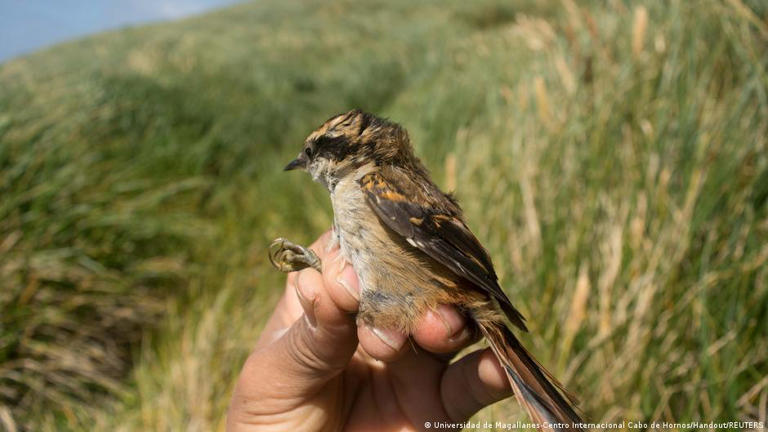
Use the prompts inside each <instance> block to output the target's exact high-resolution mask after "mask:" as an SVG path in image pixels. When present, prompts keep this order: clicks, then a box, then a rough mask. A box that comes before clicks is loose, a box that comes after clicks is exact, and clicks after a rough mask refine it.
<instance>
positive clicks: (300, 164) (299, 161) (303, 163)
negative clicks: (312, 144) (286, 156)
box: [283, 153, 307, 171]
mask: <svg viewBox="0 0 768 432" xmlns="http://www.w3.org/2000/svg"><path fill="white" fill-rule="evenodd" d="M306 167H307V159H306V157H304V153H300V154H299V156H298V157H296V159H294V160H292V161H290V162H288V165H286V166H285V168H283V171H291V170H295V169H297V168H302V169H304V168H306Z"/></svg>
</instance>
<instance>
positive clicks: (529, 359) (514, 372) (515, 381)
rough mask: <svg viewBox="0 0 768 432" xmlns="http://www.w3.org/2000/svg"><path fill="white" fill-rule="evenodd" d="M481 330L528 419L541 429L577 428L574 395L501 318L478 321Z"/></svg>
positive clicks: (577, 416)
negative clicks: (528, 349)
mask: <svg viewBox="0 0 768 432" xmlns="http://www.w3.org/2000/svg"><path fill="white" fill-rule="evenodd" d="M478 325H479V327H480V331H481V332H482V333H483V335H484V336H485V338H486V339H487V340H488V343H489V344H490V346H491V349H492V350H493V352H494V354H496V357H497V358H498V359H499V362H500V363H501V365H502V366H503V367H504V370H505V371H506V372H507V378H509V383H510V384H511V385H512V390H513V391H514V393H515V397H516V398H517V401H518V402H519V403H520V404H521V405H522V406H523V407H525V409H526V411H528V415H530V416H531V419H532V420H533V421H534V422H536V423H539V424H540V425H542V426H541V428H542V430H546V431H559V430H561V429H565V428H566V427H565V426H558V425H563V424H567V425H568V428H570V429H574V428H576V429H577V430H578V429H579V428H578V427H577V426H576V424H578V423H581V422H582V420H581V417H580V416H579V414H577V413H576V411H575V410H574V408H573V406H572V404H573V402H572V401H573V398H572V397H571V396H570V395H568V393H567V392H566V391H565V390H564V389H563V387H562V385H561V384H560V383H559V382H557V380H556V379H555V378H554V377H553V376H552V375H551V374H550V373H549V372H547V370H546V369H544V367H542V366H541V365H540V364H539V363H538V362H537V361H536V360H535V359H534V358H533V356H531V354H530V353H528V351H527V350H526V349H525V348H524V347H523V346H522V345H521V344H520V341H519V340H517V338H516V337H515V335H514V334H513V333H512V332H511V331H510V330H509V329H508V328H507V326H506V325H504V324H503V323H501V322H496V321H478Z"/></svg>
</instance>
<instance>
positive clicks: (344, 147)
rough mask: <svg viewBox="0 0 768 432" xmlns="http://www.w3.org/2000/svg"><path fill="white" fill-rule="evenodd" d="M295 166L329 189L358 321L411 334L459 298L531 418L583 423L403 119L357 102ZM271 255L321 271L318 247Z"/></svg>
mask: <svg viewBox="0 0 768 432" xmlns="http://www.w3.org/2000/svg"><path fill="white" fill-rule="evenodd" d="M297 169H300V170H304V171H306V172H308V173H309V174H310V175H311V176H312V178H313V180H315V181H316V182H318V183H320V184H322V185H323V186H324V187H325V188H326V189H327V190H328V192H329V194H330V199H331V205H332V207H333V216H334V218H333V227H332V236H331V246H338V247H339V249H340V251H341V252H340V253H341V257H342V259H344V260H345V261H346V262H349V263H350V264H351V265H352V267H353V269H354V270H355V273H356V274H357V276H358V279H359V283H360V287H361V295H360V305H359V310H358V312H357V319H358V321H359V322H360V321H361V322H362V323H364V324H366V325H370V326H372V327H376V328H388V329H395V330H399V331H402V332H405V333H406V334H408V333H410V332H411V331H412V330H413V329H414V326H415V325H416V322H417V320H418V318H419V317H420V316H422V315H423V314H424V313H426V312H427V311H428V310H430V309H434V308H436V307H437V306H438V305H439V304H447V305H453V306H455V307H456V308H457V309H458V310H459V311H460V312H461V313H462V314H464V315H465V316H466V317H467V318H468V322H470V325H472V326H473V327H474V328H476V329H477V330H479V333H480V334H482V335H483V336H484V338H485V339H486V340H487V342H488V344H489V345H490V347H491V350H492V351H493V353H494V354H495V355H496V357H497V359H498V360H499V362H500V364H501V365H502V366H503V368H504V370H505V372H506V375H507V378H508V380H509V383H510V386H511V388H512V390H513V393H514V396H515V398H516V399H517V401H518V402H519V403H520V405H522V406H523V407H524V408H525V410H526V411H527V412H528V414H529V416H530V417H531V419H532V420H533V421H535V422H537V423H538V424H539V425H540V427H541V428H542V429H544V430H552V431H557V430H561V429H580V428H581V426H579V425H580V424H581V423H582V419H581V416H580V414H579V413H577V411H576V408H575V402H574V398H573V396H571V395H570V393H568V392H567V391H566V390H565V389H564V388H563V386H562V385H561V384H560V383H559V382H558V381H557V380H556V379H555V378H554V377H553V376H552V374H550V373H549V372H548V371H547V370H546V369H545V368H544V367H543V366H542V365H541V364H540V363H539V362H538V361H537V360H536V359H535V358H534V357H533V356H532V355H531V353H530V352H529V351H528V350H527V349H526V348H525V347H524V346H523V345H522V344H521V343H520V341H519V339H518V338H517V336H515V333H514V332H513V331H512V328H513V327H514V328H517V329H518V330H520V331H528V329H527V327H526V324H525V319H524V317H523V315H522V314H521V313H520V312H519V311H518V310H517V309H516V308H515V307H514V306H513V305H512V302H511V301H510V299H509V298H508V297H507V295H506V294H505V293H504V291H503V290H502V288H501V286H500V285H499V282H498V277H497V275H496V272H495V270H494V267H493V264H492V261H491V258H490V256H489V254H488V252H487V251H486V250H485V248H484V247H483V246H482V245H481V243H480V242H479V241H478V239H477V238H476V237H475V235H474V234H473V233H472V231H470V229H469V228H468V226H467V224H466V222H465V219H464V216H463V213H462V210H461V207H460V206H459V204H458V202H457V200H456V199H455V198H454V197H453V196H452V195H451V194H448V193H444V192H443V191H441V190H440V188H439V187H438V186H437V185H436V184H435V183H434V182H433V181H432V179H431V178H430V175H429V172H428V171H427V169H426V168H425V166H424V165H423V163H422V162H421V161H420V160H419V158H418V157H417V156H416V155H415V153H414V149H413V146H412V145H411V143H410V138H409V136H408V133H407V131H406V130H405V129H404V128H403V127H402V126H400V125H399V124H397V123H395V122H393V121H390V120H388V119H385V118H382V117H379V116H376V115H374V114H371V113H368V112H364V111H361V110H358V109H355V110H351V111H349V112H346V113H342V114H339V115H335V116H333V117H331V118H330V119H328V120H327V121H326V122H325V123H323V124H322V125H321V126H320V127H319V128H317V129H316V130H314V131H313V132H312V133H310V134H309V136H308V137H307V138H306V139H305V141H304V144H303V147H302V149H301V152H300V153H299V154H298V156H297V157H296V158H295V159H294V160H292V161H291V162H290V163H288V165H287V166H286V167H285V170H286V171H291V170H297ZM270 260H271V261H272V263H273V264H274V265H275V267H277V268H278V269H280V270H282V271H285V272H288V271H295V270H300V269H302V268H306V267H313V268H315V269H317V270H318V271H321V264H320V260H319V258H318V257H317V255H315V254H314V252H312V251H311V250H310V249H308V248H305V247H303V246H300V245H297V244H295V243H293V242H291V241H289V240H287V239H284V238H279V239H276V240H275V241H274V242H273V243H272V245H271V248H270Z"/></svg>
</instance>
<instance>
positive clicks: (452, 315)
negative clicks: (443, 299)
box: [435, 304, 467, 340]
mask: <svg viewBox="0 0 768 432" xmlns="http://www.w3.org/2000/svg"><path fill="white" fill-rule="evenodd" d="M435 312H437V315H438V317H439V318H440V321H442V322H443V324H444V325H445V331H446V333H445V334H446V336H448V339H449V340H456V339H458V338H459V337H461V336H462V335H463V333H464V332H465V331H467V326H466V323H465V321H464V317H463V316H461V314H459V313H457V312H456V310H455V309H453V308H452V307H450V306H447V305H442V304H441V305H438V306H437V309H436V310H435Z"/></svg>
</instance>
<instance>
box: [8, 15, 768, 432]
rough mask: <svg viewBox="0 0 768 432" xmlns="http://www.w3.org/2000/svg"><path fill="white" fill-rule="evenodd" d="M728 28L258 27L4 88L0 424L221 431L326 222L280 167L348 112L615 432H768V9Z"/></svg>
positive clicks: (89, 60) (225, 23)
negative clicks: (466, 232) (409, 161)
mask: <svg viewBox="0 0 768 432" xmlns="http://www.w3.org/2000/svg"><path fill="white" fill-rule="evenodd" d="M704 3H705V4H700V3H696V4H695V5H694V4H693V3H692V2H682V1H673V2H664V3H663V4H662V2H653V1H647V2H633V3H632V5H631V6H627V3H621V2H588V3H587V2H579V5H578V6H577V5H576V3H575V2H572V1H570V0H564V1H563V2H557V3H546V4H540V3H539V2H534V1H514V2H509V1H500V0H499V1H497V0H483V1H477V2H461V1H458V0H456V1H453V0H452V1H448V2H446V1H436V0H435V1H422V2H418V3H416V4H413V2H410V1H405V0H396V1H387V2H384V1H366V2H357V1H351V0H344V1H338V2H332V3H329V2H324V1H319V0H317V1H316V0H302V1H298V0H289V1H285V2H254V3H249V4H243V5H239V6H236V7H232V8H228V9H225V10H221V11H217V12H214V13H210V14H207V15H204V16H200V17H196V18H192V19H187V20H183V21H179V22H173V23H163V24H157V25H151V26H144V27H138V28H130V29H125V30H120V31H116V32H110V33H106V34H101V35H96V36H93V37H89V38H86V39H83V40H80V41H76V42H73V43H68V44H64V45H59V46H56V47H53V48H50V49H48V50H45V51H42V52H39V53H36V54H33V55H30V56H27V57H23V58H20V59H16V60H13V61H11V62H8V63H5V64H2V65H0V197H1V199H0V284H1V285H2V288H0V424H3V425H4V426H5V428H6V429H9V430H13V425H15V427H18V428H20V429H22V430H25V429H29V430H62V429H65V430H94V429H97V430H114V429H115V428H116V427H118V426H119V427H120V429H121V430H206V431H207V430H221V429H222V428H223V413H224V410H225V409H226V405H227V403H228V397H229V393H230V391H231V385H232V383H233V380H234V377H235V376H236V374H237V372H238V370H239V368H240V366H241V364H242V362H243V360H244V359H245V356H246V355H247V353H248V352H249V350H250V347H251V346H252V344H253V343H254V341H255V340H256V338H257V336H258V334H259V328H260V327H261V325H262V323H263V321H264V319H265V318H266V316H268V314H269V313H270V311H271V308H272V306H273V305H274V302H275V301H276V299H277V296H278V295H279V293H280V290H281V284H282V281H283V276H282V275H280V274H276V273H275V272H274V271H273V270H271V268H270V266H269V263H268V262H267V260H266V246H267V245H268V243H269V241H270V240H271V239H273V238H274V237H277V236H285V237H289V238H291V239H294V240H296V241H300V242H309V241H311V240H312V239H313V238H314V237H316V236H318V235H319V234H320V233H322V232H323V231H324V230H326V229H327V228H328V227H329V225H330V209H329V203H328V199H327V197H326V196H325V195H326V194H325V193H324V192H323V190H321V188H320V186H318V185H315V184H312V183H311V182H310V180H309V179H308V178H307V177H306V176H301V175H299V174H293V175H288V174H284V173H282V172H281V171H280V169H281V167H282V166H283V165H284V163H285V162H286V161H288V160H290V158H291V157H292V156H294V155H295V153H296V152H297V151H298V149H299V148H300V146H301V142H302V140H303V138H304V137H305V136H306V134H307V133H308V132H309V131H311V130H312V129H313V128H314V127H315V126H317V125H318V124H320V123H321V122H322V121H324V120H325V119H327V118H328V117H330V116H331V115H333V114H336V113H338V112H341V111H344V110H347V109H350V108H353V107H359V108H362V109H365V110H368V111H373V112H376V113H379V114H382V115H386V116H388V117H390V118H391V119H393V120H395V121H398V122H400V123H402V124H403V125H404V126H405V127H406V128H407V129H408V130H409V132H410V134H411V138H412V140H413V141H414V144H415V146H416V150H417V152H418V154H419V155H421V156H422V157H423V159H424V161H425V164H426V165H427V166H428V167H429V168H430V169H431V171H432V173H433V174H434V176H435V178H436V180H437V181H438V183H439V184H440V185H441V186H443V187H445V188H448V189H455V192H456V195H457V197H458V198H459V200H460V202H461V203H462V204H463V206H464V209H465V211H466V214H467V218H468V220H469V224H470V226H471V227H472V228H473V229H474V231H475V232H476V234H477V235H478V237H479V238H480V239H481V240H482V241H483V243H484V244H485V245H486V246H487V247H488V249H489V252H490V254H491V256H492V257H493V259H494V262H495V263H496V266H497V270H498V272H499V276H500V278H501V281H502V285H503V286H504V288H505V290H506V291H507V293H508V294H509V296H510V298H511V299H513V302H514V303H515V304H516V305H517V306H518V308H519V309H520V310H521V312H522V313H523V314H524V315H525V316H526V317H528V322H529V326H530V327H531V329H532V331H531V333H530V334H529V335H525V336H524V337H523V338H524V342H525V343H526V344H527V345H528V346H529V347H530V348H531V350H532V351H533V352H534V353H535V354H536V356H537V357H539V358H540V359H541V360H542V361H543V362H544V363H546V364H547V365H550V366H551V367H550V369H552V371H553V372H554V373H555V375H557V376H559V377H562V378H563V381H564V383H565V384H566V385H567V387H568V388H569V389H572V391H573V392H574V393H576V394H577V395H579V398H580V400H581V401H582V402H581V407H582V409H583V410H584V412H585V413H586V414H587V416H588V417H589V418H590V419H592V420H594V421H598V420H601V421H621V420H623V419H627V420H636V421H652V420H663V421H690V420H743V419H760V418H762V420H763V421H766V419H765V413H766V410H768V407H766V405H765V404H766V400H768V379H766V377H767V376H768V204H767V203H766V202H767V201H768V151H766V150H767V149H766V144H767V143H766V136H768V70H767V69H768V44H766V39H767V38H768V25H766V22H767V18H768V9H767V8H766V7H765V6H760V3H759V2H752V3H746V4H745V3H742V1H740V0H729V1H715V0H708V1H705V2H704ZM518 416H523V414H522V412H521V411H519V410H518V408H517V407H516V405H515V404H514V402H502V403H500V404H498V405H496V406H494V407H491V408H489V409H487V410H486V411H484V412H482V413H480V414H478V418H481V419H491V418H499V419H504V420H508V421H513V419H515V418H517V417H518ZM761 416H762V417H761ZM520 418H522V417H520Z"/></svg>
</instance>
